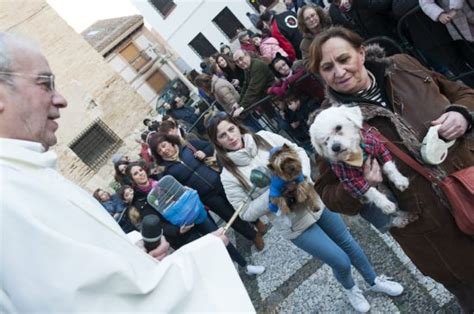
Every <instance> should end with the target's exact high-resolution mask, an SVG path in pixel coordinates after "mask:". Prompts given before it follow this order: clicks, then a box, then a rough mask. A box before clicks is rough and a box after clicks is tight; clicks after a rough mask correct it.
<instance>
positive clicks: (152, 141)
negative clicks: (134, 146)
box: [148, 133, 181, 164]
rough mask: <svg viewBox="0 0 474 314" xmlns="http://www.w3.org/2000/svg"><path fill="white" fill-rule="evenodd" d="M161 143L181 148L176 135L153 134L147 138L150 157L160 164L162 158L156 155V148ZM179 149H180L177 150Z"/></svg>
mask: <svg viewBox="0 0 474 314" xmlns="http://www.w3.org/2000/svg"><path fill="white" fill-rule="evenodd" d="M161 142H169V143H171V144H173V145H178V147H180V146H181V141H180V139H179V137H177V136H176V135H171V134H166V133H155V134H152V135H151V136H150V137H149V138H148V145H149V146H150V151H151V155H152V156H153V159H155V161H156V162H157V163H158V164H160V163H162V162H163V158H161V156H160V155H159V154H158V152H157V148H158V145H160V143H161ZM179 149H180V148H179Z"/></svg>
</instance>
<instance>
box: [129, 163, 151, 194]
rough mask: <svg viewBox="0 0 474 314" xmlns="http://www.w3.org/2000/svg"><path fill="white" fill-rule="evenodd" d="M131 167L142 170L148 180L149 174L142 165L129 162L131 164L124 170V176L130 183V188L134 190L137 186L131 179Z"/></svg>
mask: <svg viewBox="0 0 474 314" xmlns="http://www.w3.org/2000/svg"><path fill="white" fill-rule="evenodd" d="M133 167H140V168H142V169H143V170H144V171H145V172H146V175H147V177H148V179H150V177H149V175H150V174H149V173H148V171H147V169H146V168H145V167H143V165H142V164H140V163H139V162H137V161H134V162H131V163H129V164H128V166H127V169H125V175H126V176H127V178H128V179H129V181H130V182H131V185H132V187H133V188H134V190H135V187H136V186H137V184H136V183H135V181H133V178H132V168H133Z"/></svg>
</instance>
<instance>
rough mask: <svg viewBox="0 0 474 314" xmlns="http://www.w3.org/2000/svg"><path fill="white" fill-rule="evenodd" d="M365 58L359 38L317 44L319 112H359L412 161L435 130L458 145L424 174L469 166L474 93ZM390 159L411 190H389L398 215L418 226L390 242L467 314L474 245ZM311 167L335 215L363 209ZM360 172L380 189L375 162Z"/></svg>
mask: <svg viewBox="0 0 474 314" xmlns="http://www.w3.org/2000/svg"><path fill="white" fill-rule="evenodd" d="M371 52H372V51H371V50H370V49H366V48H365V47H363V46H362V38H360V37H359V36H358V35H357V34H355V33H353V32H352V31H350V30H347V29H344V28H341V27H333V28H330V29H328V30H326V31H324V32H322V33H321V34H319V35H318V36H317V37H316V38H315V40H314V41H313V43H312V45H311V48H310V56H311V57H310V69H311V70H312V71H313V72H317V73H319V74H320V75H321V77H322V78H323V79H324V80H325V82H326V83H327V86H328V91H327V94H326V95H327V96H326V97H327V98H328V100H329V101H326V103H325V104H324V105H323V107H327V106H328V105H329V103H330V102H337V103H342V104H357V106H359V108H360V109H361V111H362V113H363V116H364V119H365V120H366V121H367V123H368V124H369V125H370V126H373V127H375V128H377V129H378V130H379V131H380V133H381V134H383V135H384V136H385V137H386V138H387V139H389V140H390V141H391V142H393V143H394V144H395V145H396V146H398V147H399V148H400V149H402V150H403V151H404V152H405V153H407V154H410V155H411V156H413V157H415V158H417V159H418V160H421V157H420V152H419V150H420V147H421V140H422V139H423V137H424V136H425V135H426V134H427V131H428V128H429V127H430V126H432V125H439V129H438V134H439V136H440V137H442V138H444V139H446V140H452V139H456V140H457V143H456V144H455V146H453V147H452V148H451V149H450V150H449V156H448V158H447V159H446V160H445V161H444V162H443V163H442V164H440V165H439V166H436V167H435V166H430V167H429V169H430V171H435V172H436V173H437V174H443V173H444V174H445V175H446V174H449V173H453V172H454V171H456V170H460V169H464V168H467V167H470V166H472V165H474V156H473V148H474V143H473V141H472V134H471V135H469V133H472V131H471V130H472V123H473V120H472V119H473V118H472V112H473V109H474V90H472V89H469V88H468V87H465V86H463V85H460V84H458V83H456V82H451V81H449V80H447V79H446V78H444V77H443V76H442V75H440V74H438V73H435V72H432V71H429V70H427V69H426V68H424V67H423V66H422V65H421V64H420V63H419V62H418V61H417V60H415V59H413V58H412V57H410V56H408V55H403V54H399V55H394V56H392V57H383V56H382V57H381V54H380V51H376V53H375V54H374V56H372V53H371ZM314 127H316V128H317V127H318V126H317V125H315V126H314ZM393 157H394V158H395V162H396V164H397V166H398V168H399V170H400V172H401V173H402V174H403V175H405V176H406V177H408V178H409V187H408V188H407V189H406V190H405V191H404V192H401V191H399V190H397V189H392V190H393V192H394V194H395V197H396V199H397V202H398V204H399V206H400V208H402V209H405V210H407V211H410V212H412V213H415V214H417V215H418V219H417V220H415V221H413V222H411V223H410V224H408V225H407V226H405V227H404V228H400V229H398V228H392V229H391V230H390V232H391V234H392V235H393V237H394V238H395V240H397V241H398V243H399V244H400V245H401V246H402V248H403V250H404V251H405V253H406V254H407V255H408V256H409V257H410V258H411V259H412V261H413V262H414V263H415V265H417V267H418V268H419V269H420V270H421V271H422V272H423V273H424V274H425V275H428V276H430V277H432V278H433V279H435V280H436V281H438V282H440V283H442V284H443V285H444V286H445V287H446V288H447V289H448V290H450V291H451V292H452V293H453V294H454V295H455V296H456V297H457V299H458V302H459V304H460V305H461V307H462V308H463V311H465V312H466V313H472V312H473V311H474V267H473V265H474V241H473V239H472V238H471V237H470V236H468V235H466V234H464V233H462V232H461V231H460V229H459V228H458V227H457V226H456V223H455V221H454V219H453V217H452V215H451V214H450V211H449V208H447V205H443V203H444V202H443V200H442V199H441V198H440V196H438V194H437V193H436V191H435V190H434V189H433V188H432V186H431V184H430V182H429V181H427V180H426V179H424V178H423V177H422V176H421V175H419V174H418V173H417V172H415V171H414V170H412V168H410V167H409V166H407V165H406V164H404V163H403V162H401V161H400V160H399V159H397V158H396V157H395V156H393ZM317 163H318V166H319V169H320V173H321V176H320V177H319V178H318V180H317V182H316V185H315V187H316V190H317V191H318V193H319V194H320V195H321V197H322V199H323V201H324V202H325V203H326V204H327V205H328V206H329V207H330V208H331V209H333V210H334V211H336V212H340V213H344V214H349V215H355V214H358V213H359V212H360V210H361V209H362V208H363V204H362V203H361V202H359V201H358V200H357V199H356V198H354V197H353V196H351V194H350V193H348V192H347V191H346V190H345V189H344V188H343V186H342V183H340V182H339V180H338V179H337V177H336V176H335V174H334V173H333V172H332V171H331V169H330V168H329V164H328V163H327V162H326V161H325V160H324V159H323V158H318V160H317ZM365 166H366V170H365V172H364V173H365V178H366V179H367V181H369V182H372V184H373V185H377V184H378V183H380V182H382V175H381V171H380V167H379V165H378V164H377V163H376V162H375V163H372V164H371V165H369V164H367V163H366V165H365ZM371 167H372V168H371ZM427 168H428V167H427ZM386 181H387V180H385V181H384V183H388V182H386Z"/></svg>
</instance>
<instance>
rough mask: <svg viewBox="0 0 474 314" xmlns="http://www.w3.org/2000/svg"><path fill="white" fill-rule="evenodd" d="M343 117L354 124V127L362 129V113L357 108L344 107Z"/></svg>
mask: <svg viewBox="0 0 474 314" xmlns="http://www.w3.org/2000/svg"><path fill="white" fill-rule="evenodd" d="M341 109H342V108H341ZM343 109H344V115H345V117H346V118H347V119H348V120H349V121H351V122H352V123H354V125H355V126H356V127H357V128H359V129H362V123H363V121H364V118H363V117H362V111H361V110H360V108H359V107H358V106H353V107H344V108H343Z"/></svg>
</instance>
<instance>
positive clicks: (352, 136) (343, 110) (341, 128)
mask: <svg viewBox="0 0 474 314" xmlns="http://www.w3.org/2000/svg"><path fill="white" fill-rule="evenodd" d="M362 123H363V116H362V112H361V111H360V108H359V107H357V106H353V107H347V106H341V105H340V104H336V105H335V106H333V107H330V108H328V109H326V110H323V111H321V113H320V114H319V115H317V116H316V118H315V120H314V122H313V124H312V125H311V126H310V128H309V134H310V137H311V144H312V145H313V147H314V149H315V150H316V152H317V153H318V154H319V155H321V156H323V157H325V158H327V159H330V160H334V161H345V160H346V158H347V157H348V156H349V155H350V154H352V153H354V152H356V151H357V150H358V149H359V147H360V141H361V135H360V130H361V128H362ZM334 145H336V146H339V147H340V150H339V151H335V150H334V147H335V146H334ZM382 170H383V173H385V175H386V176H387V177H388V179H389V180H390V181H391V182H393V183H394V185H395V186H396V188H397V189H399V190H400V191H404V190H405V189H406V188H408V185H409V181H408V178H407V177H405V176H403V175H402V174H401V173H400V171H398V169H397V166H396V165H395V163H394V162H393V161H390V162H387V163H385V164H384V165H383V166H382ZM364 198H365V199H366V200H367V201H368V202H372V203H374V204H375V205H376V206H377V207H379V208H380V209H381V210H382V211H383V212H384V213H385V214H392V213H394V212H395V211H396V209H397V206H396V205H395V203H393V202H391V201H390V200H389V199H388V198H387V197H386V196H385V195H384V194H382V193H381V192H379V191H378V190H377V189H376V188H374V187H371V188H369V190H367V192H366V193H365V194H364ZM398 216H400V215H398ZM406 216H407V215H401V218H399V219H398V220H400V225H403V226H404V225H406V224H407V223H408V222H409V221H412V219H411V218H410V219H408V218H406Z"/></svg>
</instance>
